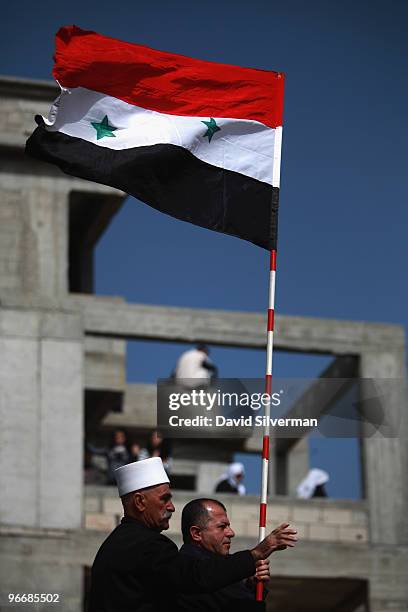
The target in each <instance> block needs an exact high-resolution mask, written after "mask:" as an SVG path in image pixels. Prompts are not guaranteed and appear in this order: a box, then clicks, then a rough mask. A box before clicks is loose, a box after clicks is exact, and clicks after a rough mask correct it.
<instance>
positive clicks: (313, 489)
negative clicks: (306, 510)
mask: <svg viewBox="0 0 408 612" xmlns="http://www.w3.org/2000/svg"><path fill="white" fill-rule="evenodd" d="M327 482H329V475H328V473H327V472H325V471H324V470H320V469H318V468H313V469H312V470H309V473H308V474H307V476H306V478H304V479H303V480H302V481H301V483H300V484H299V485H298V487H297V489H296V492H297V496H298V497H300V498H303V499H310V498H311V497H327V493H326V490H325V488H324V485H325V484H326V483H327Z"/></svg>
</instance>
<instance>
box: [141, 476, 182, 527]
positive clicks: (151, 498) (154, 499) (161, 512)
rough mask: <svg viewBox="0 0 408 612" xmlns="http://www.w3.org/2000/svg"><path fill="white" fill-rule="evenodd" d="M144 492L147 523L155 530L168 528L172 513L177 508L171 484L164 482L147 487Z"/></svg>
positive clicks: (144, 514) (144, 513)
mask: <svg viewBox="0 0 408 612" xmlns="http://www.w3.org/2000/svg"><path fill="white" fill-rule="evenodd" d="M143 494H144V496H145V509H144V512H143V516H144V520H145V524H146V525H147V526H148V527H150V529H154V530H155V531H163V530H164V529H168V528H169V521H170V519H171V515H172V513H173V512H174V510H175V507H174V504H173V502H172V501H171V499H172V494H171V491H170V487H169V485H168V484H162V485H158V486H157V487H152V488H151V489H146V490H145V491H143Z"/></svg>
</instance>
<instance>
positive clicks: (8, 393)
mask: <svg viewBox="0 0 408 612" xmlns="http://www.w3.org/2000/svg"><path fill="white" fill-rule="evenodd" d="M82 352H83V351H82V327H81V321H80V317H79V316H78V315H77V314H73V313H61V312H60V313H56V312H51V311H48V312H44V311H43V312H40V311H34V310H32V311H29V310H23V309H22V310H17V309H14V310H12V309H1V310H0V354H1V356H2V358H1V361H0V422H1V424H2V426H1V428H0V464H1V466H2V469H1V470H0V491H1V495H0V522H1V523H2V524H3V525H20V526H24V527H34V528H54V529H75V528H79V527H80V526H81V519H82V516H81V513H82V508H81V506H82V501H81V498H82V444H83V442H82V440H83V407H82V403H83V381H82V363H83V356H82Z"/></svg>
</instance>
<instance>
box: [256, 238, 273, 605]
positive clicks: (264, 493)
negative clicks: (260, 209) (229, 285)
mask: <svg viewBox="0 0 408 612" xmlns="http://www.w3.org/2000/svg"><path fill="white" fill-rule="evenodd" d="M269 270H270V272H269V304H268V328H267V343H266V374H265V393H266V394H268V395H269V402H268V404H267V405H266V406H265V427H264V432H263V443H262V484H261V500H260V506H259V541H261V540H263V539H264V538H265V536H266V508H267V497H268V476H269V446H270V425H269V417H270V414H271V395H272V356H273V328H274V321H275V278H276V250H272V251H271V257H270V266H269ZM262 598H263V583H262V582H261V581H259V582H257V585H256V600H257V601H262Z"/></svg>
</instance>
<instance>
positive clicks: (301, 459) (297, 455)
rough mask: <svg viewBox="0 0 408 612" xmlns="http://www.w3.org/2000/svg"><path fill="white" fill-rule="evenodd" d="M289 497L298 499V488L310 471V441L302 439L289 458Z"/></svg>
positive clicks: (293, 447)
mask: <svg viewBox="0 0 408 612" xmlns="http://www.w3.org/2000/svg"><path fill="white" fill-rule="evenodd" d="M287 463H288V466H287V495H289V496H290V497H296V488H297V486H298V484H299V483H300V481H301V480H303V478H305V476H306V475H307V473H308V471H309V439H308V438H307V437H305V438H301V439H300V440H299V441H298V442H296V444H295V445H294V446H292V447H291V449H290V450H289V453H288V456H287Z"/></svg>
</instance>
